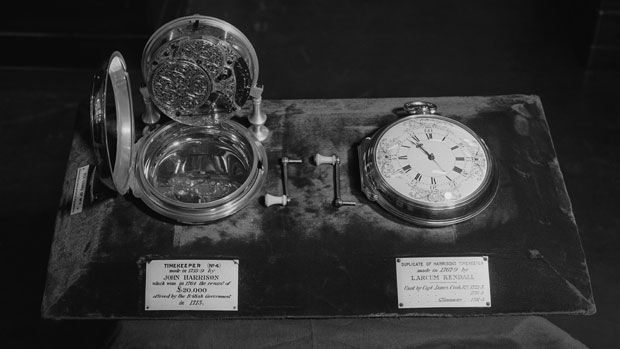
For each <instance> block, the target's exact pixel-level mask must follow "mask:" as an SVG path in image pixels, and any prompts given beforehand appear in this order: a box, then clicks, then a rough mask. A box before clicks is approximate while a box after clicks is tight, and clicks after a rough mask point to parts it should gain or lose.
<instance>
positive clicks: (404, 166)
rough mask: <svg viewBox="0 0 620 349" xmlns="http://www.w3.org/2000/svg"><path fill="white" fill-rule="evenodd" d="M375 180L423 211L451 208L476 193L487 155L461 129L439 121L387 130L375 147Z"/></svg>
mask: <svg viewBox="0 0 620 349" xmlns="http://www.w3.org/2000/svg"><path fill="white" fill-rule="evenodd" d="M375 157H376V158H375V162H376V164H377V168H378V169H379V174H380V176H381V177H382V178H383V180H385V182H386V183H387V185H388V186H389V187H391V188H392V189H393V190H394V191H396V193H398V194H399V195H400V196H403V197H404V198H405V199H408V200H413V201H414V202H417V203H420V204H422V205H426V206H432V207H452V206H455V205H458V204H460V203H462V202H465V201H467V200H469V199H471V198H473V197H476V196H477V194H479V192H480V191H481V190H482V188H483V187H484V184H485V183H486V181H487V180H488V177H489V176H490V170H491V169H490V165H489V154H488V150H487V148H486V146H484V144H483V143H482V140H481V139H480V138H479V137H477V136H476V135H475V134H474V133H473V132H472V131H471V130H469V129H468V128H467V127H465V126H463V125H461V124H459V123H457V122H455V121H453V120H451V119H448V118H445V117H441V116H416V117H413V118H406V119H402V120H401V121H399V122H397V123H395V124H393V125H392V126H391V127H389V128H388V129H387V130H385V132H383V134H382V135H381V136H380V138H379V140H378V142H377V151H376V153H375Z"/></svg>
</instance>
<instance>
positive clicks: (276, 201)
mask: <svg viewBox="0 0 620 349" xmlns="http://www.w3.org/2000/svg"><path fill="white" fill-rule="evenodd" d="M288 202H289V199H288V198H287V197H286V195H282V196H275V195H271V194H265V206H267V207H269V206H273V205H282V206H286V204H288Z"/></svg>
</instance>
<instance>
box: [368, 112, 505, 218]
mask: <svg viewBox="0 0 620 349" xmlns="http://www.w3.org/2000/svg"><path fill="white" fill-rule="evenodd" d="M405 109H409V111H411V112H413V113H414V115H410V116H407V117H404V118H401V119H399V120H397V121H396V122H394V123H392V124H390V125H388V126H386V127H384V128H383V129H381V130H379V131H378V132H376V133H375V134H374V135H373V136H372V137H366V138H365V139H364V140H363V141H362V142H361V144H360V145H359V146H358V157H359V161H360V162H359V166H360V177H361V184H362V191H363V192H364V194H365V195H366V197H368V199H369V200H372V201H376V202H377V203H378V204H379V205H380V206H382V207H383V208H384V209H385V210H387V211H388V212H390V213H391V214H393V215H395V216H397V217H399V218H401V219H403V220H405V221H409V222H412V223H415V224H419V225H423V226H433V227H439V226H446V225H451V224H456V223H459V222H463V221H466V220H468V219H470V218H472V217H475V216H476V215H478V214H480V213H481V212H482V211H484V210H485V209H486V208H487V207H488V206H489V204H490V203H491V202H492V201H493V198H494V197H495V194H496V193H497V189H498V177H499V172H498V167H497V164H496V163H495V159H494V158H493V156H492V154H491V152H490V150H489V148H488V146H487V145H486V143H485V142H484V141H483V140H482V139H481V138H480V137H479V136H478V135H476V134H475V133H474V132H473V131H472V130H471V129H469V128H468V127H467V126H465V125H463V124H461V123H459V122H456V121H454V120H452V119H450V118H447V117H444V116H440V115H438V114H435V112H436V106H435V105H433V104H431V103H424V102H421V103H420V102H418V103H408V104H406V105H405ZM419 117H425V118H433V119H436V120H442V121H444V122H449V123H451V124H454V125H457V126H458V127H459V128H461V129H463V130H465V131H466V132H468V133H469V134H471V136H473V137H474V138H475V139H476V140H477V142H478V143H479V144H480V146H481V148H482V150H483V153H484V156H485V158H486V161H487V165H488V168H487V170H486V171H485V175H484V180H483V182H482V184H481V185H480V187H479V188H478V189H477V190H476V191H475V192H474V193H473V194H471V195H468V196H466V197H464V198H462V199H459V200H452V201H450V202H447V203H441V202H440V203H431V202H422V201H419V200H415V199H412V198H410V197H407V196H405V195H403V193H400V192H398V191H396V190H395V189H394V188H393V187H392V186H391V185H389V184H388V183H387V182H386V179H385V178H384V177H383V175H382V174H381V171H380V169H379V165H378V164H377V161H376V159H377V156H376V154H377V152H378V146H379V142H380V140H381V139H382V137H383V136H384V134H385V133H386V132H387V131H388V130H390V129H391V128H393V127H395V126H396V125H398V124H400V123H403V122H406V121H408V120H412V119H415V118H419ZM429 159H430V157H429Z"/></svg>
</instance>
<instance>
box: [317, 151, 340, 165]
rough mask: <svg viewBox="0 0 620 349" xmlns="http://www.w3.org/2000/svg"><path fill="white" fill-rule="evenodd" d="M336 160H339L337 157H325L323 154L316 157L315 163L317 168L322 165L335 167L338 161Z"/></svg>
mask: <svg viewBox="0 0 620 349" xmlns="http://www.w3.org/2000/svg"><path fill="white" fill-rule="evenodd" d="M336 159H337V157H336V155H332V156H325V155H321V154H319V153H317V154H316V155H315V156H314V163H315V164H316V165H317V166H320V165H323V164H329V165H335V164H336V161H337V160H336Z"/></svg>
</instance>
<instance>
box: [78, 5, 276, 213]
mask: <svg viewBox="0 0 620 349" xmlns="http://www.w3.org/2000/svg"><path fill="white" fill-rule="evenodd" d="M142 73H143V78H144V81H145V83H146V88H144V89H141V91H142V92H143V95H144V96H145V102H146V104H147V111H149V110H150V111H151V113H155V112H157V111H159V112H161V113H163V114H164V115H166V116H168V117H170V118H171V119H172V121H170V122H168V123H166V124H164V125H162V126H160V127H158V128H156V129H155V130H154V131H152V132H150V133H147V134H146V135H145V136H144V137H142V138H141V139H140V140H138V141H137V142H136V141H135V138H136V136H135V132H134V128H135V125H134V116H133V113H134V111H133V101H132V97H131V84H130V80H129V73H128V72H127V66H126V63H125V60H124V58H123V56H122V55H121V54H120V53H118V52H115V53H113V54H112V56H111V57H110V59H109V61H108V62H107V64H106V65H105V66H104V69H103V70H102V71H100V72H99V73H97V74H96V75H95V79H94V84H93V93H92V95H91V101H90V117H91V131H92V138H93V145H94V148H95V155H96V158H97V160H98V163H99V166H97V168H98V169H100V170H99V171H98V172H99V174H100V177H101V179H102V180H103V182H104V183H105V184H107V185H108V186H109V187H110V188H112V189H114V190H116V191H117V192H118V193H120V194H125V193H127V192H128V191H129V190H131V192H132V194H133V195H134V196H136V197H139V198H140V199H141V200H142V201H143V202H144V203H145V204H146V205H147V206H149V207H150V208H151V209H153V210H154V211H155V212H158V213H160V214H162V215H163V216H166V217H168V218H171V219H174V220H176V221H179V222H182V223H190V224H196V223H205V222H209V221H213V220H217V219H220V218H223V217H226V216H229V215H231V214H233V213H235V212H237V211H239V210H240V209H242V208H243V207H244V206H246V205H247V204H248V203H249V202H251V201H252V199H253V198H255V197H256V196H257V194H258V193H259V191H260V190H261V188H262V186H263V184H264V182H265V178H266V175H267V154H266V151H265V149H264V147H263V145H262V143H261V142H260V141H259V140H258V139H257V138H256V137H255V134H254V133H252V132H250V131H249V130H248V129H247V128H245V127H244V126H242V125H241V124H239V123H237V122H234V121H232V120H230V118H231V116H232V115H233V114H234V113H235V112H236V111H238V110H239V109H240V108H241V106H242V105H243V104H244V103H245V102H246V101H247V100H248V99H249V98H250V97H252V99H253V103H254V112H253V114H252V115H251V116H249V118H250V122H251V123H252V124H254V125H262V123H264V122H265V116H264V114H263V113H262V112H261V111H260V101H261V100H260V94H261V92H262V88H259V87H257V79H258V60H257V58H256V52H255V51H254V48H253V47H252V44H251V43H250V42H249V40H248V39H247V38H246V37H245V36H244V35H243V34H242V33H241V32H240V31H239V30H238V29H237V28H235V27H233V26H232V25H230V24H229V23H226V22H224V21H222V20H219V19H217V18H213V17H205V16H200V15H194V16H189V17H183V18H179V19H176V20H173V21H172V22H170V23H168V24H166V25H164V26H163V27H162V28H160V29H159V30H157V31H156V32H155V34H153V36H151V38H150V39H149V40H148V42H147V45H146V47H145V50H144V53H143V60H142ZM151 103H152V105H151ZM153 105H154V107H155V108H153ZM158 118H159V117H154V118H152V117H149V118H147V119H150V120H157V119H158Z"/></svg>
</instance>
